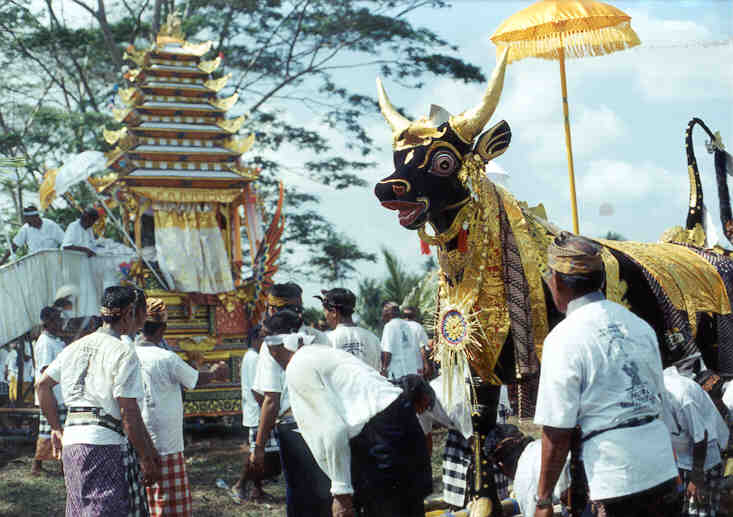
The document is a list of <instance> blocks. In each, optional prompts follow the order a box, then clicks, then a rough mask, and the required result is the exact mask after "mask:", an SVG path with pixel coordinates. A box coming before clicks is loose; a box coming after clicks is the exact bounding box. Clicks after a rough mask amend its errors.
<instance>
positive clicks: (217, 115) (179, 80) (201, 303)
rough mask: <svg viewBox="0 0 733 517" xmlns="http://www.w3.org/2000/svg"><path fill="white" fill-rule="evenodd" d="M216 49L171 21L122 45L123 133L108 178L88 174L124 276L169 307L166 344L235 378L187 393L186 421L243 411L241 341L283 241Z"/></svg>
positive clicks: (111, 137) (111, 134) (118, 113)
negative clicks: (126, 255)
mask: <svg viewBox="0 0 733 517" xmlns="http://www.w3.org/2000/svg"><path fill="white" fill-rule="evenodd" d="M211 47H212V44H211V42H205V43H189V42H187V41H186V40H185V38H184V35H183V33H182V32H181V29H180V20H179V19H178V18H177V17H175V16H171V17H169V19H168V22H167V23H166V25H165V26H164V27H163V28H162V29H161V31H160V33H159V34H158V36H157V38H156V42H155V43H154V44H153V45H152V47H151V48H150V49H146V50H138V49H136V48H134V47H133V46H130V47H128V49H127V52H126V54H125V58H126V59H128V60H130V61H132V62H133V63H135V65H136V68H134V69H131V70H129V71H127V72H126V73H125V78H126V79H127V81H128V87H127V88H123V89H120V90H119V92H118V94H119V98H120V99H121V101H122V102H123V103H124V104H125V106H126V107H124V108H122V109H117V110H115V118H116V119H117V121H118V122H120V123H121V124H122V127H121V128H120V129H117V130H105V131H104V137H105V140H106V141H107V142H108V143H109V144H110V145H111V146H113V149H112V150H111V151H109V153H108V154H107V156H108V163H107V165H108V168H109V169H111V170H112V171H113V173H112V174H109V175H107V176H105V177H103V178H97V179H96V180H94V179H93V181H94V183H95V186H96V187H97V188H98V190H100V191H103V192H104V193H105V194H107V195H108V196H110V197H111V199H112V200H113V203H117V204H119V206H120V207H121V213H122V218H123V227H125V228H126V229H127V230H128V232H129V234H130V235H129V237H130V240H133V241H134V243H135V247H136V249H137V250H138V260H137V261H135V262H133V263H130V264H128V265H126V267H122V268H121V274H122V276H123V279H124V280H125V281H128V282H131V283H134V284H136V285H138V286H141V287H144V289H145V290H146V292H147V294H148V295H149V296H156V297H160V298H163V299H164V300H165V301H166V303H167V304H168V307H169V322H168V332H167V334H166V340H167V342H168V344H169V345H170V346H171V347H173V349H174V350H176V351H178V352H179V353H181V354H182V355H184V356H187V357H188V359H194V360H204V361H215V360H216V361H218V360H225V361H229V364H230V367H231V371H232V379H231V383H229V384H228V385H215V386H210V387H207V388H204V389H198V390H194V391H192V392H189V393H187V394H186V397H185V411H186V416H196V415H198V416H210V415H224V414H236V413H238V412H239V411H240V410H241V392H240V388H239V380H240V379H239V372H240V361H241V358H242V355H243V354H244V351H245V347H246V343H245V341H246V335H247V332H248V330H249V329H250V328H251V326H253V324H255V323H256V322H257V321H258V320H259V318H260V316H261V313H262V308H263V305H264V296H263V294H264V291H265V290H266V288H267V287H268V286H269V285H270V283H271V278H272V275H273V274H274V272H275V270H276V266H275V260H276V259H277V256H278V255H279V251H280V249H279V244H278V242H279V238H280V235H281V234H282V217H281V213H280V207H281V205H282V189H281V197H280V203H279V204H278V210H277V213H276V215H275V217H274V218H273V221H272V223H271V224H270V227H269V229H268V230H267V231H264V229H263V228H262V217H261V214H262V210H261V206H260V204H259V203H258V200H257V196H256V193H255V189H254V184H253V182H254V181H255V180H256V179H257V177H258V174H259V170H257V169H253V168H250V167H246V166H243V165H241V162H240V158H241V156H242V154H243V153H244V152H246V151H247V150H248V149H249V148H250V147H251V146H252V144H253V142H254V135H250V136H249V137H239V136H238V135H237V133H238V131H239V130H240V128H241V127H242V124H243V123H244V120H245V117H244V115H242V116H239V117H236V118H227V117H226V113H227V111H228V110H229V109H230V108H232V107H233V106H234V104H235V103H236V101H237V94H236V93H234V94H233V95H231V96H229V97H225V98H220V97H219V92H220V91H221V90H222V89H223V88H224V87H225V86H226V84H227V81H228V79H229V76H228V75H225V76H221V77H214V76H213V75H212V74H213V73H214V72H215V71H216V70H217V69H218V67H219V65H220V64H221V57H220V56H218V57H215V58H214V59H209V60H207V59H204V57H205V56H206V54H207V53H209V52H210V50H211ZM243 229H244V231H243ZM243 237H246V240H248V242H249V248H250V254H251V261H250V262H251V266H252V268H251V269H252V275H251V276H249V277H248V278H243V277H242V273H241V271H242V266H243V263H245V261H246V258H245V257H243V255H242V242H243V241H244V240H245V239H244V238H243Z"/></svg>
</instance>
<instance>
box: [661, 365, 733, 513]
mask: <svg viewBox="0 0 733 517" xmlns="http://www.w3.org/2000/svg"><path fill="white" fill-rule="evenodd" d="M664 387H665V388H666V390H667V405H666V408H667V409H668V410H669V412H670V414H669V417H670V418H667V419H666V421H667V426H668V427H669V432H670V434H671V435H672V446H673V447H674V451H675V454H676V455H677V465H678V467H679V469H680V476H681V477H682V482H683V484H684V485H685V491H686V497H685V502H684V507H683V509H682V515H683V516H684V517H688V516H696V515H699V514H705V515H716V513H717V512H719V511H720V491H721V489H722V486H721V485H722V477H723V464H722V457H721V454H720V452H721V449H725V447H727V445H728V438H729V431H728V426H727V425H726V423H725V422H724V421H723V418H722V417H721V416H720V413H718V409H717V408H716V407H715V404H713V401H712V400H710V397H709V396H708V394H707V393H705V391H704V390H703V389H702V387H700V385H699V384H697V383H696V382H695V381H694V380H692V379H689V378H687V377H684V376H682V375H681V374H680V373H679V371H678V370H677V368H675V367H674V366H670V367H669V368H666V369H665V370H664Z"/></svg>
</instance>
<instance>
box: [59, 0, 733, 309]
mask: <svg viewBox="0 0 733 517" xmlns="http://www.w3.org/2000/svg"><path fill="white" fill-rule="evenodd" d="M57 1H58V0H57ZM60 3H61V4H62V5H63V6H64V8H65V9H66V10H67V11H66V12H67V14H68V13H69V9H70V8H71V7H73V6H72V4H71V2H70V1H69V0H63V1H62V2H60ZM531 3H532V2H528V1H520V0H515V1H503V2H501V1H491V2H489V1H486V0H484V1H466V0H464V1H455V2H453V5H452V6H451V7H450V8H448V9H444V10H440V11H436V10H434V9H428V8H425V9H422V10H420V11H418V12H416V13H413V14H412V15H411V16H410V20H411V21H412V22H414V23H415V24H417V25H422V26H425V27H427V28H429V29H431V30H433V31H435V32H437V33H438V34H439V35H441V36H442V37H443V38H444V39H446V40H448V41H449V42H451V43H454V44H456V45H458V46H459V47H460V51H459V57H461V58H463V59H464V60H467V61H469V62H471V63H473V64H475V65H477V66H479V67H481V68H482V70H483V71H484V74H485V75H486V76H487V77H488V76H490V75H491V70H492V68H493V66H494V61H495V58H494V55H495V47H494V45H493V44H492V43H491V42H490V41H489V39H488V36H489V35H490V34H491V33H493V31H494V30H495V29H496V28H497V27H498V26H499V24H500V23H501V22H502V21H503V20H504V19H505V18H507V17H509V16H511V15H512V14H513V13H514V12H516V11H519V10H521V9H523V8H524V7H526V6H528V5H530V4H531ZM612 3H613V5H615V6H616V7H618V8H620V9H622V10H624V11H625V12H627V13H628V14H629V15H631V17H632V20H631V25H632V27H633V28H634V29H635V30H636V32H637V34H638V35H639V37H640V38H641V41H642V45H641V46H640V47H638V48H636V49H632V50H627V51H623V52H618V53H615V54H612V55H609V56H602V57H593V58H583V59H577V60H570V61H568V62H567V67H566V68H567V81H568V99H569V105H570V121H571V130H572V136H573V151H574V163H575V175H576V186H577V191H578V205H579V213H580V230H581V233H584V234H586V235H589V236H593V237H596V236H600V235H603V234H605V233H606V232H607V231H609V230H613V231H615V232H619V233H621V234H622V235H623V236H624V237H626V238H628V239H634V240H647V241H654V240H656V239H657V238H658V237H659V236H660V235H661V234H662V232H663V231H664V230H665V229H667V228H669V227H671V226H673V225H684V223H685V218H686V208H687V200H688V191H689V187H688V185H689V184H688V180H687V164H686V158H685V152H684V151H685V149H684V132H685V129H686V126H687V123H688V122H689V120H690V119H691V118H692V117H694V116H697V117H700V118H701V119H702V120H703V121H705V122H706V123H707V124H708V126H709V127H710V128H711V129H712V130H713V131H720V133H721V135H722V137H723V142H724V143H726V144H727V145H728V148H729V150H730V149H733V102H732V101H733V65H732V63H733V42H732V41H733V40H732V38H733V2H731V1H730V0H701V1H681V0H674V1H669V0H665V1H646V0H639V1H634V2H621V1H614V2H612ZM726 40H727V43H723V44H720V43H717V44H712V45H711V43H713V42H721V41H726ZM225 66H226V65H225ZM374 77H375V71H373V70H366V71H359V72H355V73H354V72H350V75H349V77H348V80H349V82H350V83H351V84H358V85H360V86H359V88H358V91H359V93H364V94H369V95H374V96H375V97H376V89H375V88H374ZM427 79H428V81H427V83H426V87H425V88H424V89H423V90H421V91H414V90H407V89H404V88H401V87H400V86H399V85H397V84H394V83H391V82H390V81H389V80H387V81H385V86H386V88H387V91H388V92H389V95H390V97H391V99H392V100H393V102H394V103H395V104H396V105H400V106H404V107H405V108H406V109H407V110H408V112H409V113H411V114H413V115H416V116H417V115H421V114H426V113H427V111H428V109H429V106H430V104H431V103H432V104H439V105H442V106H443V107H445V108H446V109H448V110H449V111H450V112H452V113H456V112H460V111H463V110H465V109H467V108H469V107H471V106H472V105H473V104H474V103H476V102H478V100H479V99H480V97H481V95H482V93H483V89H484V85H465V84H463V83H459V82H456V81H451V80H447V79H439V80H436V79H435V78H427ZM242 103H243V101H241V100H240V105H241V104H242ZM244 104H246V100H245V101H244ZM283 107H285V106H283ZM289 116H291V117H293V119H295V120H298V121H300V122H302V123H305V124H306V125H307V126H309V127H315V128H318V129H319V130H323V129H322V128H321V127H320V124H319V122H318V121H317V120H315V119H314V120H311V119H310V118H309V117H310V115H309V114H307V113H306V112H304V111H302V110H290V111H289ZM500 119H506V120H507V121H508V122H509V124H510V126H511V128H512V135H513V138H512V143H511V145H510V147H509V149H508V150H507V152H506V153H505V154H504V155H503V156H501V157H500V158H499V159H498V162H499V163H500V165H501V166H502V167H503V168H504V169H506V170H507V171H508V172H509V174H510V179H509V182H508V186H509V188H510V190H511V191H512V192H513V193H514V195H515V196H516V197H517V198H518V199H520V200H525V201H527V202H528V203H529V204H530V205H534V204H537V203H540V202H542V203H544V205H545V207H546V209H547V212H548V214H549V217H550V219H551V220H552V221H553V222H554V223H556V224H557V225H559V226H560V227H563V228H566V229H571V228H572V223H571V216H570V202H569V188H568V179H567V160H566V153H565V143H564V142H565V140H564V131H563V126H562V107H561V94H560V78H559V67H558V63H557V62H554V61H541V60H535V59H528V60H523V61H519V62H517V63H514V64H512V65H510V66H509V67H508V69H507V74H506V80H505V84H504V92H503V95H502V99H501V102H500V103H499V106H498V108H497V110H496V112H495V114H494V118H493V119H492V121H490V122H489V125H492V124H493V123H495V122H497V121H498V120H500ZM367 125H368V132H369V134H370V136H371V137H372V138H374V140H375V141H376V142H377V143H378V144H379V146H380V151H379V152H378V153H377V154H376V155H375V156H374V157H372V159H374V160H376V161H377V162H378V164H379V165H378V167H376V168H375V169H374V170H370V171H368V172H365V173H364V177H365V179H366V180H367V181H368V182H369V183H370V185H372V186H370V187H369V188H367V189H347V190H345V191H333V190H331V189H329V188H327V187H324V186H321V185H318V184H314V183H313V182H311V181H309V180H306V179H304V178H303V177H302V175H298V174H297V173H286V174H285V175H284V176H283V179H284V180H285V181H286V182H290V183H291V184H296V185H298V186H300V187H301V188H303V189H304V190H307V191H313V192H317V193H318V194H319V195H320V196H321V203H320V205H319V208H320V209H321V210H322V211H323V214H324V215H325V216H326V217H327V218H328V220H330V221H332V222H333V223H334V226H335V228H336V230H338V231H340V232H342V233H345V234H347V235H349V236H350V237H351V238H352V239H354V240H355V241H357V242H358V243H359V245H360V246H361V247H362V248H363V249H366V250H368V251H372V252H375V253H378V251H379V248H380V247H381V246H386V247H387V248H389V249H390V250H392V251H394V252H396V253H397V254H398V256H399V257H400V259H401V260H402V261H403V262H404V263H405V264H406V265H408V267H412V265H413V264H414V269H417V268H419V267H420V266H421V264H422V263H423V261H424V258H425V257H424V256H422V255H420V249H419V242H418V238H417V235H416V233H415V232H410V231H408V230H405V229H403V228H402V227H400V226H399V224H398V222H397V215H396V212H391V211H388V210H385V209H383V208H382V207H381V206H380V205H379V204H378V202H377V199H376V198H375V197H374V194H373V193H372V191H371V190H372V188H373V184H374V183H375V182H377V181H378V180H379V179H380V178H382V177H384V176H387V175H389V174H391V172H392V170H393V169H392V158H391V139H390V131H389V129H388V127H387V125H386V124H385V123H384V121H383V120H382V119H381V118H380V117H378V116H374V117H372V118H370V119H369V121H368V123H367ZM245 131H246V128H245ZM323 131H324V132H325V134H327V135H328V137H329V139H330V141H331V143H332V146H333V148H334V150H336V151H337V150H338V149H339V148H340V147H342V146H343V138H342V136H341V135H340V134H338V133H335V132H331V131H327V130H323ZM703 135H704V133H702V132H701V131H700V130H699V129H697V130H696V131H695V134H694V138H695V152H696V156H697V159H698V163H699V165H700V168H701V174H702V180H703V185H704V193H705V196H706V197H705V200H706V204H707V206H708V208H709V209H710V211H711V213H712V216H713V219H714V220H715V221H716V222H717V221H718V206H717V205H718V202H717V192H716V186H715V178H714V167H713V160H712V155H708V154H707V152H706V151H705V148H704V139H705V137H704V136H703ZM344 152H346V151H345V150H344ZM281 156H291V157H290V158H286V161H287V162H288V164H289V165H290V167H291V168H292V169H293V170H295V171H297V169H298V168H299V167H302V163H303V162H305V161H307V160H308V159H310V156H303V155H302V153H301V154H291V153H281ZM602 203H610V204H611V205H612V206H613V209H614V213H613V215H611V216H602V215H600V214H599V208H600V206H601V204H602ZM721 235H722V233H721ZM358 270H359V272H360V274H361V275H364V276H367V277H373V276H382V275H383V274H384V273H385V267H384V264H383V263H381V262H379V263H377V264H366V263H361V264H359V267H358ZM277 280H279V281H285V280H289V278H287V277H286V276H285V275H284V274H280V275H278V277H277ZM292 280H294V281H299V282H300V283H302V284H303V286H304V287H305V289H306V293H305V301H306V304H315V303H314V302H315V300H313V299H312V296H313V295H314V294H316V293H317V292H318V290H319V289H321V288H330V287H335V286H329V285H321V284H320V283H319V282H317V281H315V282H314V281H308V282H306V281H304V279H303V278H292ZM355 285H356V279H355V280H354V281H352V282H349V284H347V287H351V288H355Z"/></svg>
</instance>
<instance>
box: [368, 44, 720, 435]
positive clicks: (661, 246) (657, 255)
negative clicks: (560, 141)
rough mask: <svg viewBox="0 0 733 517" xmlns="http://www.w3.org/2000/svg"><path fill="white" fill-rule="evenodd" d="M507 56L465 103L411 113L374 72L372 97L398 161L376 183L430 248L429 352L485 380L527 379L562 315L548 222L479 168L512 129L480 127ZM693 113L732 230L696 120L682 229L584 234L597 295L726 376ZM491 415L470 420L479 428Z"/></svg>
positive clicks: (673, 353) (671, 350)
mask: <svg viewBox="0 0 733 517" xmlns="http://www.w3.org/2000/svg"><path fill="white" fill-rule="evenodd" d="M505 67H506V54H504V56H503V57H502V58H501V59H500V60H499V63H498V65H497V67H496V69H495V70H494V72H493V75H492V78H491V80H490V83H489V85H488V88H487V90H486V92H485V94H484V96H483V98H482V99H481V101H480V103H479V104H478V105H477V106H475V107H474V108H471V109H469V110H467V111H465V112H463V113H461V114H460V115H450V114H449V113H447V112H446V111H445V110H443V109H442V108H439V107H437V106H433V107H432V108H431V113H430V116H429V117H422V118H420V119H418V120H414V121H411V120H409V119H407V118H405V117H404V116H402V115H401V114H400V113H399V112H398V111H397V110H396V109H395V108H394V107H393V106H392V104H391V103H390V101H389V99H388V97H387V94H386V92H385V91H384V88H383V87H382V85H381V82H379V81H378V82H377V87H378V92H379V104H380V108H381V110H382V114H383V115H384V117H385V119H386V120H387V122H388V124H389V125H390V127H391V129H392V136H393V147H394V166H395V170H394V172H393V173H392V174H391V175H390V176H388V177H386V178H384V179H383V180H382V181H380V182H379V183H378V184H377V185H376V187H375V189H374V191H375V194H376V196H377V197H378V198H379V201H380V202H381V204H382V205H383V206H384V207H385V208H388V209H391V210H397V211H398V213H399V222H400V224H401V225H402V226H403V227H405V228H408V229H411V230H417V231H418V232H419V234H420V237H421V239H422V240H423V241H425V242H426V243H428V244H430V245H433V246H436V247H437V256H438V261H439V264H440V282H439V289H438V293H437V296H438V304H437V310H436V315H435V316H436V318H435V354H436V356H437V358H438V360H439V361H441V362H442V364H443V367H444V368H445V367H452V366H454V365H457V364H460V357H461V356H465V357H467V359H468V363H469V365H470V368H471V370H472V373H473V374H474V375H476V376H478V377H480V378H481V379H482V381H483V382H484V383H490V384H494V385H496V384H500V383H503V384H511V383H522V382H526V381H527V380H528V379H533V378H534V379H536V376H537V375H538V372H539V367H540V361H541V357H542V344H543V341H544V338H545V336H546V335H547V333H548V332H549V330H550V329H551V328H552V326H553V325H554V324H555V323H557V321H559V320H560V319H561V318H562V315H561V314H559V313H558V311H557V310H556V309H555V307H554V305H553V301H552V297H551V296H550V295H549V291H548V289H547V287H546V286H545V284H544V281H543V279H542V275H543V273H544V272H545V269H546V264H547V256H546V249H547V244H548V243H549V242H550V240H551V239H552V238H553V236H554V235H555V234H556V233H557V231H558V230H557V228H556V227H554V226H553V225H551V224H549V223H548V222H547V221H546V220H545V219H544V217H542V216H540V214H539V211H537V210H535V209H531V208H529V207H528V206H527V205H526V204H524V203H520V202H518V201H517V200H516V199H515V198H514V197H513V196H512V195H511V194H510V193H509V192H508V191H507V190H505V189H503V188H502V187H501V186H498V185H495V184H493V183H492V182H491V181H490V180H489V179H488V178H487V177H486V175H485V173H484V170H485V165H486V164H487V163H488V162H489V161H490V160H492V159H493V158H495V157H496V156H499V155H500V154H502V153H503V152H504V151H505V150H506V149H507V147H508V145H509V142H510V138H511V132H510V129H509V125H508V124H507V123H506V122H505V121H501V122H499V123H498V124H496V125H494V126H493V127H491V128H490V129H488V130H486V131H484V126H486V124H487V123H488V121H489V119H490V118H491V116H492V114H493V112H494V110H495V108H496V106H497V104H498V101H499V97H500V95H501V90H502V86H503V81H504V72H505ZM697 123H699V124H700V125H701V126H702V127H703V128H704V129H705V131H706V132H707V133H708V134H709V135H710V136H711V138H712V141H711V144H710V145H709V149H710V150H711V152H713V151H714V152H715V153H716V157H715V162H716V170H717V174H718V186H719V195H720V200H721V214H722V215H721V216H722V218H723V226H724V228H725V231H726V236H728V234H731V235H732V236H733V223H731V211H730V200H729V197H728V189H727V185H726V182H725V164H726V158H727V160H728V161H729V160H730V155H727V153H725V152H724V151H723V146H722V143H721V142H720V140H719V138H717V139H716V138H715V135H713V134H712V133H711V132H710V131H709V130H708V129H707V127H706V126H704V124H702V122H701V121H699V120H698V119H694V120H693V121H692V122H690V125H689V126H688V130H687V141H686V143H687V151H688V165H689V173H690V184H691V196H690V211H689V213H688V220H687V228H685V229H683V228H681V227H676V228H673V229H672V230H670V231H667V232H665V234H664V236H663V237H662V239H661V240H660V242H658V243H642V242H627V241H623V242H621V241H608V240H603V239H593V240H594V241H595V242H597V243H599V244H601V245H602V246H603V260H604V265H605V270H606V287H605V291H606V296H607V297H608V298H609V299H610V300H613V301H616V302H619V303H622V304H624V305H626V306H627V307H629V308H630V309H631V310H632V311H633V312H634V313H636V314H637V315H639V316H640V317H642V318H643V319H645V320H646V321H647V322H648V323H649V324H650V325H651V326H652V327H653V328H654V330H655V331H656V333H657V336H658V339H659V343H660V348H661V352H662V357H663V361H664V364H665V366H666V365H669V364H671V363H673V362H675V361H678V360H680V359H682V358H685V357H688V356H691V355H693V354H696V353H698V352H699V353H701V354H702V357H703V359H704V361H705V363H706V364H707V366H708V367H709V368H711V369H714V370H718V371H720V372H721V373H722V374H729V375H731V374H733V326H732V324H733V319H731V318H732V316H731V307H730V299H731V297H733V260H731V259H730V258H729V257H728V254H727V252H726V251H724V250H722V249H719V248H716V249H705V248H704V247H703V246H704V243H705V234H704V230H703V228H702V222H703V217H702V216H703V206H702V189H701V186H700V179H699V174H698V170H697V165H696V162H695V157H694V153H693V152H692V128H693V127H694V125H695V124H697ZM721 176H722V180H721ZM724 205H725V206H724ZM428 225H429V226H430V227H432V230H433V233H432V234H429V233H428V232H427V231H426V229H425V227H426V226H428ZM494 415H495V413H494V414H493V415H492V414H489V416H488V418H489V419H491V418H494ZM523 416H529V415H527V414H525V415H523ZM484 420H485V419H484ZM490 425H493V422H485V421H484V422H483V423H481V422H479V428H481V427H486V426H490Z"/></svg>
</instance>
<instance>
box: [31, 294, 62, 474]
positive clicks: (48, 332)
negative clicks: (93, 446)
mask: <svg viewBox="0 0 733 517" xmlns="http://www.w3.org/2000/svg"><path fill="white" fill-rule="evenodd" d="M41 322H42V324H43V330H42V332H41V335H40V336H38V339H37V340H36V343H35V344H34V345H33V356H34V359H35V361H36V371H38V380H40V377H41V375H42V374H43V372H44V371H46V368H47V367H48V365H49V364H51V363H52V362H53V360H54V359H56V357H57V356H58V355H59V354H60V353H61V351H62V350H63V349H64V346H66V343H64V341H63V340H62V339H61V338H59V337H58V333H59V332H60V331H61V325H62V322H61V313H60V312H59V310H58V309H54V308H52V307H44V308H43V310H42V311H41ZM53 394H54V396H55V398H56V403H57V404H58V414H59V420H60V421H61V427H62V428H63V426H64V422H65V421H66V406H65V405H64V397H63V394H62V393H61V386H55V387H54V389H53ZM39 405H40V404H39V401H38V396H36V406H39ZM55 460H56V458H54V456H53V450H52V447H51V426H50V425H49V424H48V420H46V417H45V416H43V413H41V415H40V418H39V422H38V441H37V442H36V455H35V457H34V459H33V463H32V465H31V475H33V476H38V475H40V474H41V472H43V469H42V462H44V461H55Z"/></svg>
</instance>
